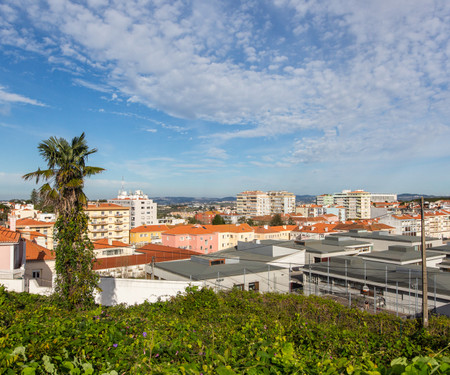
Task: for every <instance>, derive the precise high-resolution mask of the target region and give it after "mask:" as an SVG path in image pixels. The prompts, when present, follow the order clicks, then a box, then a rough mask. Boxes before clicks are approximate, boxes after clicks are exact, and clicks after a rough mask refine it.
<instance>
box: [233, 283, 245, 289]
mask: <svg viewBox="0 0 450 375" xmlns="http://www.w3.org/2000/svg"><path fill="white" fill-rule="evenodd" d="M233 288H234V289H237V290H244V284H234V285H233Z"/></svg>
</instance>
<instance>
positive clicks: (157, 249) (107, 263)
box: [93, 244, 198, 270]
mask: <svg viewBox="0 0 450 375" xmlns="http://www.w3.org/2000/svg"><path fill="white" fill-rule="evenodd" d="M136 251H137V252H139V254H133V255H125V256H119V257H105V258H100V259H96V261H95V263H94V266H93V269H94V270H102V269H107V268H117V267H124V266H135V265H140V264H149V263H151V262H152V260H153V257H154V260H155V263H158V262H165V261H170V260H179V259H189V258H190V257H191V256H192V255H198V253H197V252H195V251H192V250H185V249H179V248H177V247H170V246H163V245H156V244H148V245H145V246H144V247H141V248H139V249H137V250H136Z"/></svg>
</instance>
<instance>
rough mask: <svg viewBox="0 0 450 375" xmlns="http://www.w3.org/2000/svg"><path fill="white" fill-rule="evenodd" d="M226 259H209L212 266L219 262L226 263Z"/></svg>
mask: <svg viewBox="0 0 450 375" xmlns="http://www.w3.org/2000/svg"><path fill="white" fill-rule="evenodd" d="M224 263H225V259H214V260H210V261H209V265H210V266H217V265H218V264H224Z"/></svg>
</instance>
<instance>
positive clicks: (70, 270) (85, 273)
mask: <svg viewBox="0 0 450 375" xmlns="http://www.w3.org/2000/svg"><path fill="white" fill-rule="evenodd" d="M87 225H88V217H87V215H86V214H85V213H84V212H83V209H82V207H81V206H80V207H78V208H76V209H73V210H72V211H71V212H70V213H69V214H67V215H60V216H59V217H58V219H57V221H56V223H55V232H56V233H55V240H56V243H57V244H56V247H55V257H56V260H55V270H56V275H57V276H56V285H55V292H56V293H57V295H58V296H59V297H60V298H61V300H62V302H63V303H65V304H67V305H68V306H69V307H71V308H77V309H80V308H85V307H88V306H90V305H92V304H94V292H95V290H96V289H98V281H99V277H98V275H97V274H96V273H95V272H94V270H93V262H94V259H95V256H94V250H93V249H94V246H93V245H92V243H91V241H90V240H89V238H88V237H87V235H86V232H87Z"/></svg>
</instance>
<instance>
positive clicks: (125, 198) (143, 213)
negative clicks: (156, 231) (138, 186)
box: [108, 190, 158, 228]
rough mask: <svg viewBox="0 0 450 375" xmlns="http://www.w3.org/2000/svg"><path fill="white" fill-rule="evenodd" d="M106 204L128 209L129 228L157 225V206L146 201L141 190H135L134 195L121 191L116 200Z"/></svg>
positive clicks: (146, 198)
mask: <svg viewBox="0 0 450 375" xmlns="http://www.w3.org/2000/svg"><path fill="white" fill-rule="evenodd" d="M108 203H112V204H117V205H119V206H123V207H129V208H130V228H136V227H139V226H141V225H156V224H158V219H157V210H158V207H157V204H156V203H154V202H153V200H152V199H148V196H147V195H145V194H144V193H143V192H142V190H136V191H135V193H134V194H131V192H130V193H127V192H126V191H125V190H121V191H119V194H118V196H117V198H116V199H109V200H108Z"/></svg>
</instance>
